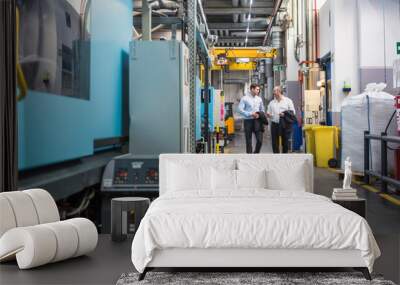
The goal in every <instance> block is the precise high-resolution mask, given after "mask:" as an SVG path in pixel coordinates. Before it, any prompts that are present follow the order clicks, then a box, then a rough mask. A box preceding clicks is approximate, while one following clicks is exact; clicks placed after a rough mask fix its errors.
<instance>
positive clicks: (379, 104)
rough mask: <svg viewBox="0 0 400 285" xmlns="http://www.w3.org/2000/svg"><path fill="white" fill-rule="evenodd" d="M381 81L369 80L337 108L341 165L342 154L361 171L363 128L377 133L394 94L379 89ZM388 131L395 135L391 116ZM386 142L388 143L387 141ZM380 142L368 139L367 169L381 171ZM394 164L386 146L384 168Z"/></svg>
mask: <svg viewBox="0 0 400 285" xmlns="http://www.w3.org/2000/svg"><path fill="white" fill-rule="evenodd" d="M385 87H386V84H385V83H379V84H376V83H370V84H368V85H367V87H366V88H365V91H364V93H362V94H360V95H350V96H348V97H347V98H346V99H344V100H343V103H342V112H341V129H342V155H341V161H342V169H344V161H345V159H346V157H350V158H351V161H352V169H353V171H359V172H363V171H364V131H366V130H369V131H370V133H371V134H376V135H380V134H381V133H382V132H383V131H385V128H386V126H387V124H388V122H389V120H390V117H391V116H392V114H393V112H394V110H395V109H394V96H392V95H390V94H388V93H386V92H383V91H382V90H383V89H384V88H385ZM387 133H388V135H393V136H395V135H396V124H395V120H394V119H393V120H392V122H391V123H390V125H389V128H388V131H387ZM389 145H390V144H389ZM380 153H381V143H380V141H377V140H372V141H371V143H370V169H372V170H374V171H377V172H380V171H381V166H380V165H381V155H380ZM393 168H394V152H393V151H392V150H389V149H388V171H389V172H391V171H393Z"/></svg>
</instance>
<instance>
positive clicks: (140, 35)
mask: <svg viewBox="0 0 400 285" xmlns="http://www.w3.org/2000/svg"><path fill="white" fill-rule="evenodd" d="M162 28H164V25H163V24H160V25H157V26H155V27H154V28H152V29H151V32H152V33H154V32H155V31H158V30H159V29H162ZM135 31H136V30H135ZM136 33H137V31H136ZM142 37H143V34H137V35H136V36H135V38H134V39H135V40H138V39H141V38H142Z"/></svg>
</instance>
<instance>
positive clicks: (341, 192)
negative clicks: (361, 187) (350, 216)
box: [332, 188, 358, 200]
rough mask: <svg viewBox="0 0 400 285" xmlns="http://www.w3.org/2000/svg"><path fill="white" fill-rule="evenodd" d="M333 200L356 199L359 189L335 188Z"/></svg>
mask: <svg viewBox="0 0 400 285" xmlns="http://www.w3.org/2000/svg"><path fill="white" fill-rule="evenodd" d="M332 199H333V200H356V199H358V197H357V190H356V189H353V188H350V189H343V188H335V189H333V193H332Z"/></svg>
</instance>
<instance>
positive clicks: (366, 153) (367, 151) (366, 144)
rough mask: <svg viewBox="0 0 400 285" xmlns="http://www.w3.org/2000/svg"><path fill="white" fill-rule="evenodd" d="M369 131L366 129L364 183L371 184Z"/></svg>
mask: <svg viewBox="0 0 400 285" xmlns="http://www.w3.org/2000/svg"><path fill="white" fill-rule="evenodd" d="M368 135H369V131H364V183H366V184H369V174H368V171H369V152H370V150H369V139H368V137H367V136H368Z"/></svg>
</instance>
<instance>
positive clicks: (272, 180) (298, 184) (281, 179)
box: [267, 162, 308, 192]
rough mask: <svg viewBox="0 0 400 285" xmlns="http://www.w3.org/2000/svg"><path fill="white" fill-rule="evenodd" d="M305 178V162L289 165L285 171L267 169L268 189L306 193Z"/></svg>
mask: <svg viewBox="0 0 400 285" xmlns="http://www.w3.org/2000/svg"><path fill="white" fill-rule="evenodd" d="M307 177H308V176H307V165H306V163H305V162H303V163H294V164H289V165H287V167H286V168H285V169H281V168H280V169H268V170H267V181H268V189H272V190H289V191H303V192H306V191H307V190H306V189H307V188H306V187H307V184H308V183H307V180H308V179H307Z"/></svg>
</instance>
